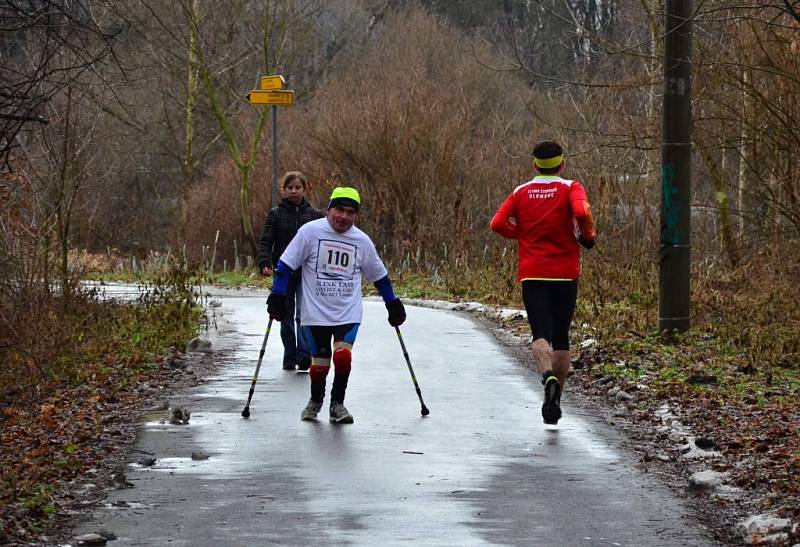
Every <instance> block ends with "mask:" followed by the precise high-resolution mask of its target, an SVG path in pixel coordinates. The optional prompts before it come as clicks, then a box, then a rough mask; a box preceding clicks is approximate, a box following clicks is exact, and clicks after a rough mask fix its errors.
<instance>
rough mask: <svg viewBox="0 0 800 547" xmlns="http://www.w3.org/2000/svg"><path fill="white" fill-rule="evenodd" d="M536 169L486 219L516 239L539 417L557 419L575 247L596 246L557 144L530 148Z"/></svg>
mask: <svg viewBox="0 0 800 547" xmlns="http://www.w3.org/2000/svg"><path fill="white" fill-rule="evenodd" d="M533 165H534V168H535V169H536V171H537V172H538V175H537V176H535V177H534V178H533V180H530V181H528V182H525V183H523V184H520V185H519V186H517V187H516V188H515V189H514V191H513V192H512V193H511V195H510V196H508V198H507V199H506V200H505V201H504V202H503V204H502V205H501V206H500V208H499V209H498V210H497V213H495V215H494V217H493V218H492V222H491V228H492V230H494V231H495V232H497V233H499V234H500V235H502V236H504V237H507V238H510V239H516V240H517V248H518V252H519V266H518V273H517V278H518V279H519V281H520V282H521V283H522V301H523V303H524V304H525V311H526V312H527V314H528V322H529V323H530V326H531V331H532V332H533V344H532V346H531V351H532V353H533V360H534V361H535V362H536V366H537V367H538V369H539V372H541V373H542V383H543V384H544V403H543V404H542V418H543V419H544V423H546V424H556V423H558V420H559V419H560V418H561V391H562V390H563V389H564V384H565V382H566V380H567V373H568V372H569V367H570V357H569V325H570V323H571V322H572V315H573V314H574V313H575V301H576V298H577V295H578V277H579V275H580V247H579V245H581V246H583V247H585V248H586V249H591V248H592V247H594V240H595V231H594V221H593V220H592V209H591V207H590V206H589V201H588V200H587V199H586V191H585V190H584V188H583V185H582V184H581V183H580V182H578V181H577V180H570V179H564V178H561V173H562V172H563V170H564V157H563V151H562V149H561V146H560V145H559V144H558V143H556V142H554V141H543V142H540V143H539V144H537V145H536V147H535V148H534V149H533Z"/></svg>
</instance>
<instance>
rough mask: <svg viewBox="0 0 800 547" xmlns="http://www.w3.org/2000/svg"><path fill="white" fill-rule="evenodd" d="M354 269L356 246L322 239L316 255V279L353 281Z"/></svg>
mask: <svg viewBox="0 0 800 547" xmlns="http://www.w3.org/2000/svg"><path fill="white" fill-rule="evenodd" d="M355 267H356V246H355V245H351V244H350V243H343V242H341V241H331V240H327V239H322V240H320V242H319V248H318V253H317V277H318V278H320V279H338V280H342V281H350V280H352V279H353V274H354V273H355Z"/></svg>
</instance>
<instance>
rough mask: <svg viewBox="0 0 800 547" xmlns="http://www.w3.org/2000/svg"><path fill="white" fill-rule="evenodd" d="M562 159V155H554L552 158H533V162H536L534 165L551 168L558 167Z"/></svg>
mask: <svg viewBox="0 0 800 547" xmlns="http://www.w3.org/2000/svg"><path fill="white" fill-rule="evenodd" d="M562 161H564V156H556V157H554V158H533V163H534V164H536V167H541V168H542V169H552V168H553V167H558V166H559V165H561V162H562Z"/></svg>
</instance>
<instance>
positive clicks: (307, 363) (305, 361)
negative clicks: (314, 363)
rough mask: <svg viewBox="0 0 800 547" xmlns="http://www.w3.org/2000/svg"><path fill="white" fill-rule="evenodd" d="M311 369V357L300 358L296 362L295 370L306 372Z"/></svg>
mask: <svg viewBox="0 0 800 547" xmlns="http://www.w3.org/2000/svg"><path fill="white" fill-rule="evenodd" d="M310 368H311V357H301V358H300V360H299V361H298V362H297V370H298V371H301V372H307V371H308V369H310Z"/></svg>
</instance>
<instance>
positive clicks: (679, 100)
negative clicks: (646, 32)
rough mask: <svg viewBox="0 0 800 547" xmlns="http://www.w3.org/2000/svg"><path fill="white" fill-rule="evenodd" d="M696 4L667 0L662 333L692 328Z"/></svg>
mask: <svg viewBox="0 0 800 547" xmlns="http://www.w3.org/2000/svg"><path fill="white" fill-rule="evenodd" d="M692 5H693V2H692V1H691V0H666V13H665V25H664V117H663V139H662V144H661V248H660V256H659V259H660V261H659V262H660V278H659V281H660V283H659V301H658V330H659V332H662V333H663V332H665V331H666V332H667V333H673V332H676V331H677V332H685V331H687V330H688V329H689V308H690V298H689V270H690V265H691V254H690V251H691V228H692V227H691V203H692V192H691V159H692V149H691V142H692V21H691V15H692V9H693V8H692Z"/></svg>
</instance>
